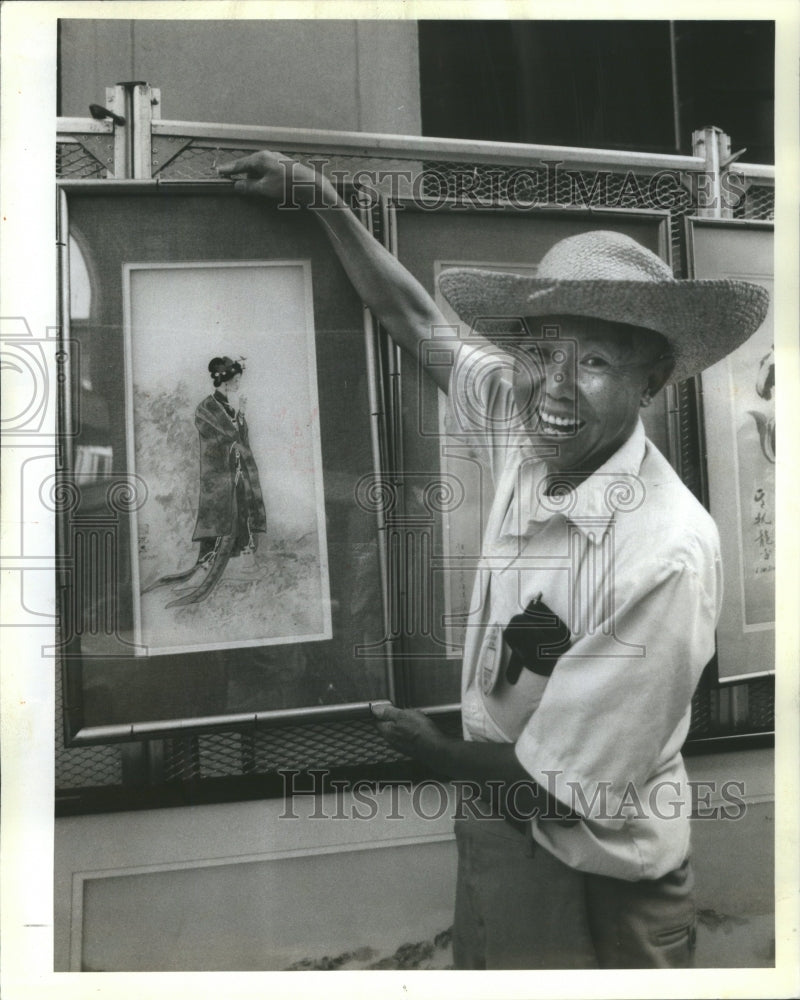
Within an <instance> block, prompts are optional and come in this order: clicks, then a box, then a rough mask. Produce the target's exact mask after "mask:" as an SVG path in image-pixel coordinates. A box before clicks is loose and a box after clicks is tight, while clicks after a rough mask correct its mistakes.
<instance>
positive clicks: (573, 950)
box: [453, 815, 696, 969]
mask: <svg viewBox="0 0 800 1000" xmlns="http://www.w3.org/2000/svg"><path fill="white" fill-rule="evenodd" d="M455 833H456V843H457V846H458V876H457V882H456V903H455V919H454V923H453V959H454V965H455V968H457V969H598V968H599V969H644V968H661V969H666V968H691V967H692V966H693V963H694V947H695V926H696V918H695V905H694V899H693V896H692V887H693V882H694V878H693V872H692V867H691V863H690V861H689V860H688V859H687V860H686V861H685V862H684V864H683V865H681V867H680V868H678V869H676V870H675V871H673V872H670V873H668V874H667V875H665V876H663V878H660V879H653V880H642V881H639V882H627V881H624V880H622V879H615V878H609V877H607V876H601V875H591V874H587V873H585V872H579V871H577V870H575V869H574V868H570V867H569V866H568V865H565V864H564V863H563V862H562V861H559V860H558V858H556V857H555V856H554V855H552V854H551V853H550V852H549V851H548V850H547V849H546V848H544V847H542V846H541V845H539V844H536V843H535V842H534V841H533V840H532V838H531V837H530V835H529V834H526V833H524V832H521V831H519V830H518V829H515V828H514V827H512V826H510V825H509V824H508V823H507V822H506V821H505V820H503V819H500V818H495V817H491V818H481V817H476V816H473V815H469V816H466V817H464V818H463V819H461V818H460V819H457V820H456V822H455Z"/></svg>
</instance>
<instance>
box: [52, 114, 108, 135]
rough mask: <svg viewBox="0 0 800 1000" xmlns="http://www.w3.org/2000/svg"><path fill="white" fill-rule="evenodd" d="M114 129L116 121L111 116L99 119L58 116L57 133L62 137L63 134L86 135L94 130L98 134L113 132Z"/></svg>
mask: <svg viewBox="0 0 800 1000" xmlns="http://www.w3.org/2000/svg"><path fill="white" fill-rule="evenodd" d="M113 131H114V123H113V122H112V121H111V119H110V118H104V119H102V120H100V121H98V120H97V119H96V118H56V133H57V135H58V138H59V139H60V138H61V136H62V135H69V134H70V133H76V134H78V135H80V134H83V135H86V133H87V132H93V133H95V134H97V135H103V134H104V133H109V134H110V133H111V132H113Z"/></svg>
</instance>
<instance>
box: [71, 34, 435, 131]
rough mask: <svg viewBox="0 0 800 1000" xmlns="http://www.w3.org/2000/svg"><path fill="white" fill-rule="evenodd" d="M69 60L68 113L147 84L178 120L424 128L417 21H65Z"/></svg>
mask: <svg viewBox="0 0 800 1000" xmlns="http://www.w3.org/2000/svg"><path fill="white" fill-rule="evenodd" d="M59 61H60V69H59V88H60V110H59V113H60V114H61V115H64V116H76V117H85V116H86V115H87V114H88V108H89V105H90V104H103V103H104V102H105V88H106V87H109V86H113V85H114V84H115V83H120V82H122V81H127V80H143V81H145V82H147V83H149V84H150V85H151V86H153V87H158V88H160V89H161V92H162V107H161V117H162V118H167V119H170V120H181V121H198V122H225V123H228V124H241V125H274V126H286V127H292V128H313V129H338V130H344V131H362V132H390V133H403V134H407V135H419V134H420V105H419V58H418V46H417V26H416V24H415V23H414V22H405V21H241V20H236V21H194V22H191V21H190V22H186V21H183V22H178V21H145V20H137V21H116V20H91V21H89V20H63V21H62V22H61V25H60V60H59Z"/></svg>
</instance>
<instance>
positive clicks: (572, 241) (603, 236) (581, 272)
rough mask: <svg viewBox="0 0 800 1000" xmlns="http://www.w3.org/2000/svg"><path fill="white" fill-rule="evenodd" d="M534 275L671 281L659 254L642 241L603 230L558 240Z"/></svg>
mask: <svg viewBox="0 0 800 1000" xmlns="http://www.w3.org/2000/svg"><path fill="white" fill-rule="evenodd" d="M536 277H537V278H550V279H552V280H554V281H651V282H653V281H674V280H675V278H674V277H673V274H672V271H671V270H670V267H669V265H668V264H665V263H664V261H663V260H661V258H660V257H658V256H657V255H656V254H654V253H653V252H652V250H648V249H647V248H646V247H643V246H642V245H641V243H637V242H636V240H634V239H631V237H630V236H625V235H624V234H623V233H613V232H609V231H606V230H600V231H596V232H589V233H581V234H580V235H578V236H568V237H567V238H566V239H563V240H560V241H559V242H558V243H556V244H555V246H553V247H551V249H550V250H548V251H547V253H546V254H545V255H544V257H542V260H541V262H540V264H539V267H538V268H537V271H536Z"/></svg>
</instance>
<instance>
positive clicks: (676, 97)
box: [669, 21, 681, 153]
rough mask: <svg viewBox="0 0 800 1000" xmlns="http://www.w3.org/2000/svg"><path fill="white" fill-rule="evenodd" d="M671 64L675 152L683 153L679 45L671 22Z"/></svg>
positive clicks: (673, 23)
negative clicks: (679, 88)
mask: <svg viewBox="0 0 800 1000" xmlns="http://www.w3.org/2000/svg"><path fill="white" fill-rule="evenodd" d="M669 62H670V70H671V76H672V128H673V132H674V137H675V152H676V153H680V151H681V102H680V94H679V92H678V45H677V35H676V32H675V22H674V21H670V22H669Z"/></svg>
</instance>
